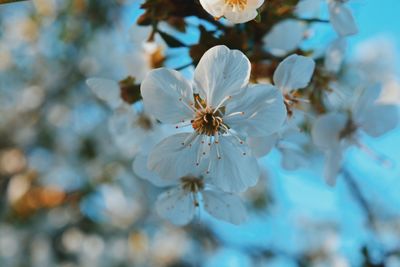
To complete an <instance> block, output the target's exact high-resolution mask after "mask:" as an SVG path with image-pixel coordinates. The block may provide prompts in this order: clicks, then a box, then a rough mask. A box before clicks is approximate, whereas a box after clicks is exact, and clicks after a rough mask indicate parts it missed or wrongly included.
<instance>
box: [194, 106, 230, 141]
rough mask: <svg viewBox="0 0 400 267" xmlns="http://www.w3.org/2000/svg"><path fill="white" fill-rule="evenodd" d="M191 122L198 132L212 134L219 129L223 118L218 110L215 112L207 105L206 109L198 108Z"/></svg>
mask: <svg viewBox="0 0 400 267" xmlns="http://www.w3.org/2000/svg"><path fill="white" fill-rule="evenodd" d="M191 123H192V127H193V129H194V130H195V131H196V132H197V133H198V134H204V135H208V136H213V135H215V134H217V133H218V131H219V130H220V127H221V126H222V125H223V120H222V118H221V116H220V112H219V111H217V112H215V111H214V110H212V109H210V108H208V107H207V108H206V109H203V110H198V111H197V112H196V116H195V118H194V119H193V120H192V121H191Z"/></svg>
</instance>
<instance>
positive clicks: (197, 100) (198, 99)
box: [195, 97, 204, 111]
mask: <svg viewBox="0 0 400 267" xmlns="http://www.w3.org/2000/svg"><path fill="white" fill-rule="evenodd" d="M195 100H196V103H197V105H199V110H202V111H204V107H203V105H202V104H201V102H200V98H199V97H195Z"/></svg>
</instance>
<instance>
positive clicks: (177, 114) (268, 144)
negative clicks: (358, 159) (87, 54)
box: [87, 0, 398, 225]
mask: <svg viewBox="0 0 400 267" xmlns="http://www.w3.org/2000/svg"><path fill="white" fill-rule="evenodd" d="M200 3H201V5H202V6H203V7H204V9H205V10H206V11H207V12H208V13H210V14H211V15H212V16H214V18H216V19H219V18H221V17H225V18H226V19H227V20H228V21H230V22H232V23H243V22H247V21H250V20H253V19H254V18H255V17H256V16H257V14H258V11H257V10H258V9H259V8H260V6H261V5H262V4H263V1H222V0H221V1H207V0H202V1H200ZM320 4H321V1H320V0H316V1H315V0H304V1H300V3H299V4H298V6H297V9H296V12H297V13H298V14H307V13H315V12H316V10H317V9H318V7H319V5H320ZM327 5H328V9H329V14H330V22H331V24H332V26H333V28H334V29H335V31H336V32H337V33H338V35H339V37H338V39H337V40H335V41H334V42H333V43H332V45H331V46H330V47H328V49H327V50H326V56H325V61H324V64H323V65H322V66H318V70H317V71H318V72H319V73H321V72H322V73H325V74H324V75H327V77H335V75H336V74H337V73H338V71H339V70H340V69H341V66H342V64H343V62H342V61H343V57H344V52H345V44H344V43H345V38H346V36H349V35H352V34H355V33H356V32H357V26H356V25H355V22H354V18H353V16H352V14H351V11H350V9H348V8H347V7H346V6H345V2H344V1H339V0H330V1H328V2H327ZM305 30H306V27H305V24H303V23H302V22H301V21H296V20H292V19H288V20H284V21H282V22H280V23H278V24H276V25H274V27H273V29H272V30H271V31H270V32H269V33H268V34H267V35H266V36H265V43H266V48H267V49H269V50H270V51H271V53H273V54H276V55H285V54H288V51H292V50H293V48H295V47H297V46H298V45H299V43H300V42H301V41H302V39H303V37H302V36H303V35H304V32H305ZM164 37H165V36H164ZM164 39H165V38H164ZM165 41H167V39H165ZM167 43H168V41H167ZM146 45H147V46H148V45H149V43H146ZM152 45H153V46H154V45H156V44H155V43H153V44H152ZM255 66H257V65H256V64H255ZM251 67H252V62H250V60H249V58H248V57H247V56H246V55H245V54H244V53H243V52H241V51H240V50H232V49H229V48H228V47H226V46H224V45H217V46H214V47H212V48H210V49H209V50H207V51H206V52H205V53H204V54H203V55H202V56H201V58H200V60H199V62H198V64H197V67H196V69H195V70H194V73H193V77H194V78H193V81H191V80H187V79H186V78H185V77H184V76H183V75H182V74H181V73H180V72H179V71H176V70H173V69H168V68H156V69H154V70H150V71H148V73H147V75H145V76H144V78H143V79H142V80H141V85H140V93H141V97H142V99H143V100H142V101H138V102H136V103H135V105H134V107H133V108H132V106H130V105H129V104H127V103H126V101H123V99H122V98H121V97H120V96H121V92H120V90H121V88H122V86H121V84H118V83H117V82H115V81H112V80H106V79H101V78H91V79H89V80H87V84H88V85H89V87H90V88H91V89H92V90H93V92H94V93H95V94H96V95H97V96H98V97H99V98H100V99H102V100H104V101H105V102H107V104H108V105H109V106H110V108H111V109H113V110H114V114H113V116H112V117H111V118H110V121H109V128H110V131H111V133H112V135H113V136H114V138H115V141H116V144H117V145H118V146H119V147H120V148H121V149H122V150H123V151H125V152H127V155H128V156H130V157H134V161H133V170H134V172H135V173H136V174H137V175H139V176H140V177H141V178H143V179H146V180H148V181H150V182H151V183H153V184H154V185H156V186H159V187H166V188H167V190H166V191H165V192H164V193H162V194H161V195H159V197H158V199H157V202H156V210H157V212H158V213H159V215H160V216H161V217H163V218H166V219H168V220H170V221H171V222H173V223H175V224H178V225H184V224H187V223H189V222H190V221H192V219H193V218H194V217H195V216H196V214H197V213H198V212H196V210H205V211H206V212H207V213H208V214H210V215H212V216H213V217H215V218H218V219H221V220H224V221H227V222H230V223H233V224H240V223H242V222H244V221H245V220H246V217H247V215H246V209H245V206H244V204H243V203H242V201H241V198H240V193H242V192H244V191H246V190H247V189H248V188H250V187H253V186H255V185H256V184H257V182H258V180H259V177H260V167H259V165H258V162H257V159H258V158H260V157H263V156H265V155H266V154H268V153H269V152H270V151H271V149H272V148H274V147H275V148H276V149H278V150H279V151H280V152H281V153H282V157H283V158H282V166H283V167H284V168H286V169H290V170H295V169H298V168H300V167H305V166H310V163H311V160H312V158H313V155H312V154H316V153H319V152H318V151H323V152H324V153H325V158H326V163H325V171H324V177H325V179H326V181H327V183H328V184H330V185H334V184H335V181H336V177H337V176H338V175H339V173H340V171H341V164H342V158H343V152H344V150H345V149H346V148H347V147H349V146H351V145H356V146H358V147H360V148H362V149H363V150H364V151H369V152H370V153H369V154H374V153H373V152H372V151H371V150H370V149H369V148H368V147H367V146H365V145H363V144H362V142H361V141H360V134H361V133H362V132H365V133H367V134H369V135H371V136H374V137H376V136H380V135H382V134H384V133H386V132H387V131H389V130H391V129H393V128H395V127H396V125H397V123H398V115H397V107H396V106H394V105H388V104H379V103H375V102H376V100H377V99H378V97H379V93H380V85H376V84H369V85H365V86H362V87H361V88H355V89H354V90H353V91H352V93H351V94H352V97H351V98H348V99H340V100H339V102H340V105H338V104H337V103H335V102H334V101H333V100H332V99H333V98H335V96H338V95H340V94H341V92H342V91H343V90H342V88H343V87H345V86H344V85H341V84H339V85H338V82H334V81H333V80H332V79H331V81H330V80H329V79H327V81H325V82H323V84H318V79H321V78H320V77H314V78H313V74H314V72H315V71H316V62H315V60H314V58H313V57H312V56H307V55H298V54H295V53H292V54H290V53H289V55H288V56H286V58H283V59H282V60H281V62H280V63H279V64H278V66H277V67H276V68H275V70H274V73H273V75H272V81H268V80H267V81H265V80H263V79H258V78H257V79H255V80H254V79H251V74H252V73H254V70H253V71H252V69H251ZM319 73H318V74H319ZM254 82H255V83H254ZM333 83H335V84H336V90H333V92H332V91H331V92H328V91H326V92H322V94H321V93H319V94H318V91H320V90H323V89H324V88H323V87H328V88H331V87H334V85H333ZM120 87H121V88H120ZM321 87H322V88H321ZM316 96H317V97H318V99H317V100H316V101H317V103H312V102H313V101H314V102H315V99H313V98H315V97H316ZM345 100H346V101H345ZM318 101H319V103H318ZM318 104H319V105H324V108H323V111H321V110H318V108H317V105H318ZM321 113H322V114H321ZM382 114H385V115H384V116H385V119H382V118H381V115H382ZM310 118H312V120H310ZM304 125H305V126H306V129H304V127H303V126H304ZM307 129H309V130H307ZM305 147H309V148H310V147H311V150H310V149H308V150H305ZM375 158H378V156H376V157H375Z"/></svg>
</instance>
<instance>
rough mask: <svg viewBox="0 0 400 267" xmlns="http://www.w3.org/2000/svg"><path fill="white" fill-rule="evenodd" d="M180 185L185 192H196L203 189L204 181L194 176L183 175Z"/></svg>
mask: <svg viewBox="0 0 400 267" xmlns="http://www.w3.org/2000/svg"><path fill="white" fill-rule="evenodd" d="M181 185H182V189H183V190H185V191H186V192H192V193H197V192H199V191H201V190H203V188H204V181H203V179H199V178H197V177H194V176H184V177H182V178H181Z"/></svg>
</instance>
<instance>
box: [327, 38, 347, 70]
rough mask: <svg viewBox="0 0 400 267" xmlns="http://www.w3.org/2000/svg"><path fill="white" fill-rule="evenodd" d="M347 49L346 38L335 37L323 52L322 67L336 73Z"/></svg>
mask: <svg viewBox="0 0 400 267" xmlns="http://www.w3.org/2000/svg"><path fill="white" fill-rule="evenodd" d="M346 49H347V42H346V38H341V37H339V38H337V39H335V40H334V41H333V42H332V43H331V44H330V45H329V46H328V48H327V50H326V52H325V59H324V67H325V69H326V70H327V71H328V72H330V73H338V72H339V70H340V68H341V67H342V65H343V61H344V56H345V53H346Z"/></svg>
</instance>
